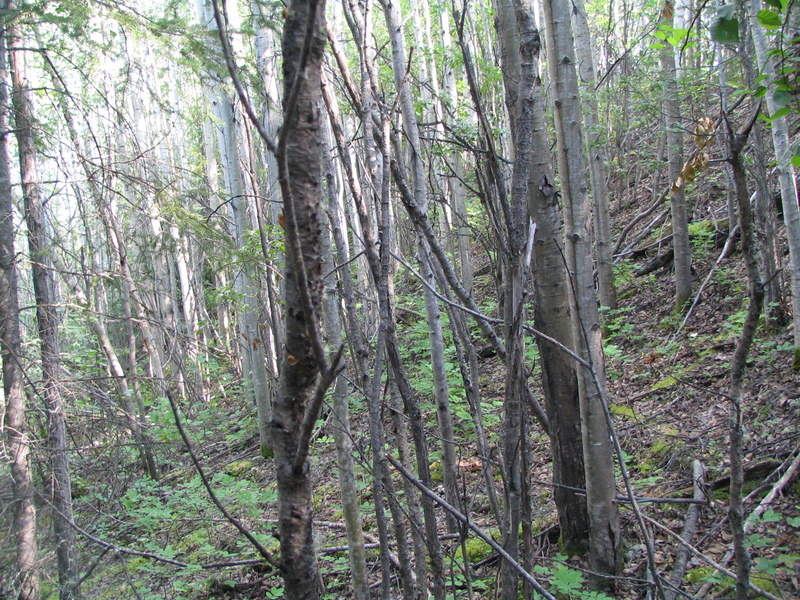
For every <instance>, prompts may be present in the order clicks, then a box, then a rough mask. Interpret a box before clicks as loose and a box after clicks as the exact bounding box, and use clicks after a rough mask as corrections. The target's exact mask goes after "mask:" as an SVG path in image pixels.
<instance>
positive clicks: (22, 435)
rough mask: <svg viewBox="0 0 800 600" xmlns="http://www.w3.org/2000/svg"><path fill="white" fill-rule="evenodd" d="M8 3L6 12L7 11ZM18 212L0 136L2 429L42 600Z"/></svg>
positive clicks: (17, 526) (23, 552) (18, 524)
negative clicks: (23, 341) (24, 369)
mask: <svg viewBox="0 0 800 600" xmlns="http://www.w3.org/2000/svg"><path fill="white" fill-rule="evenodd" d="M8 4H9V3H6V8H9V6H8ZM8 34H9V31H8V29H5V30H4V31H0V129H1V130H2V131H9V129H10V127H9V119H8V105H9V103H8V73H7V70H6V36H7V35H8ZM15 231H16V226H15V223H14V209H13V204H12V201H11V170H10V168H9V163H8V137H7V136H6V135H2V136H0V344H2V348H1V350H2V358H3V391H4V401H5V405H4V406H2V407H0V408H2V409H3V412H2V415H3V424H2V425H3V429H4V433H5V439H6V444H7V448H8V454H9V457H10V460H9V463H10V469H11V478H12V481H13V484H14V489H13V492H14V496H13V497H14V503H15V505H16V510H15V511H14V535H15V537H16V551H17V561H16V567H17V582H18V583H17V598H18V599H19V600H38V598H39V569H38V557H37V540H36V505H35V504H34V501H33V477H32V472H31V462H30V437H29V433H28V423H27V416H26V406H25V404H26V403H25V390H24V389H23V385H24V381H23V377H24V374H23V372H22V362H21V360H22V356H21V354H20V349H21V343H20V327H19V323H20V321H19V302H18V299H17V264H16V258H17V255H16V253H15V250H14V235H15Z"/></svg>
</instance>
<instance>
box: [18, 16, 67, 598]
mask: <svg viewBox="0 0 800 600" xmlns="http://www.w3.org/2000/svg"><path fill="white" fill-rule="evenodd" d="M6 8H7V9H9V10H13V9H14V8H16V7H15V6H14V3H13V2H8V4H7V5H6ZM8 36H9V44H8V46H9V49H10V50H12V51H11V53H10V61H9V63H10V66H11V71H12V87H13V90H12V105H13V108H14V117H15V125H16V138H17V146H18V148H19V163H20V180H21V183H22V196H23V202H24V204H25V221H26V224H27V226H28V248H29V250H30V257H31V271H32V272H33V290H34V295H35V297H36V322H37V326H38V330H39V341H40V348H41V356H42V379H43V392H44V394H43V396H44V402H45V409H46V411H47V430H48V446H49V448H50V467H51V470H52V477H53V506H54V508H55V511H54V514H53V525H54V528H55V534H56V555H57V557H58V578H59V595H60V597H61V598H62V599H72V598H78V597H80V588H79V586H78V577H79V575H80V571H79V566H78V552H77V545H76V540H75V531H74V530H73V529H72V526H71V522H72V482H71V478H70V470H69V457H68V440H67V418H66V412H65V409H64V400H63V397H62V395H61V374H60V363H61V354H60V350H59V342H58V314H57V312H56V299H55V281H54V278H53V270H52V265H51V261H50V257H49V255H48V254H49V248H50V246H49V244H48V239H47V230H46V224H45V211H44V204H43V202H42V197H41V192H40V190H39V181H38V178H39V174H38V167H37V158H36V146H35V140H34V132H33V124H34V118H33V105H32V103H31V100H30V98H29V96H28V89H29V84H28V81H27V73H26V65H25V53H24V52H23V51H22V50H21V48H22V39H21V33H20V30H19V28H18V26H16V25H13V26H11V27H10V28H9V32H8Z"/></svg>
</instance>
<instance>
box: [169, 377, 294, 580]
mask: <svg viewBox="0 0 800 600" xmlns="http://www.w3.org/2000/svg"><path fill="white" fill-rule="evenodd" d="M166 395H167V400H168V401H169V406H170V408H171V409H172V415H173V417H174V418H175V426H176V427H177V428H178V433H180V434H181V439H183V443H184V444H185V445H186V450H187V451H188V452H189V456H190V457H191V459H192V462H193V463H194V467H195V469H197V474H198V475H200V480H201V481H202V482H203V487H205V488H206V491H207V492H208V496H209V498H211V501H212V502H213V503H214V505H215V506H216V507H217V508H218V509H219V511H220V512H221V513H222V516H224V517H225V518H226V519H228V522H229V523H230V524H231V525H233V526H234V527H236V529H238V530H239V532H240V533H241V534H242V535H243V536H244V537H246V538H247V540H248V541H249V542H250V543H251V544H252V545H253V547H254V548H255V549H256V550H258V553H259V554H260V555H261V556H262V557H263V558H264V560H266V561H267V562H268V563H269V564H271V565H272V566H273V567H276V568H278V567H280V563H279V562H278V561H277V559H275V557H274V556H272V553H271V552H270V551H269V550H267V549H266V548H265V547H264V546H263V545H262V544H261V542H259V541H258V540H257V539H256V538H255V537H254V536H253V534H252V533H250V532H249V531H248V530H247V528H246V527H245V526H244V525H242V523H241V522H240V521H239V519H237V518H236V517H234V516H233V515H232V514H230V513H229V512H228V509H227V508H225V506H224V505H223V504H222V502H220V500H219V498H217V494H216V493H214V488H212V487H211V483H210V482H209V481H208V477H206V474H205V471H204V470H203V466H202V465H201V464H200V461H199V460H198V458H197V455H196V454H195V453H194V449H193V448H192V444H191V442H190V441H189V436H187V435H186V431H185V430H184V428H183V424H182V423H181V418H180V416H179V415H178V405H177V404H175V399H174V398H173V397H172V393H171V392H170V391H169V389H167V390H166Z"/></svg>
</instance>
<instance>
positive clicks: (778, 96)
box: [772, 90, 792, 107]
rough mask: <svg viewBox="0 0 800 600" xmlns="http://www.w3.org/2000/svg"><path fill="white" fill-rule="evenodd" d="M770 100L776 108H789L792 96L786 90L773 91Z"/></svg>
mask: <svg viewBox="0 0 800 600" xmlns="http://www.w3.org/2000/svg"><path fill="white" fill-rule="evenodd" d="M772 99H773V100H774V101H775V105H776V106H780V107H783V106H789V105H790V104H791V103H792V94H790V93H789V92H787V91H786V90H775V91H774V92H772Z"/></svg>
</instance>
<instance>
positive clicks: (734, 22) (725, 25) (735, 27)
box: [711, 4, 739, 45]
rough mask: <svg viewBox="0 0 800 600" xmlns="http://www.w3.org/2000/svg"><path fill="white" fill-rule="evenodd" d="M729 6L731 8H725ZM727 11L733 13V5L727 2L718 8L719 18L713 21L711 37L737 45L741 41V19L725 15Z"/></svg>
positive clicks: (716, 40) (721, 42) (717, 40)
mask: <svg viewBox="0 0 800 600" xmlns="http://www.w3.org/2000/svg"><path fill="white" fill-rule="evenodd" d="M728 8H730V9H731V10H730V11H727V10H725V9H728ZM727 12H730V13H731V14H733V6H732V5H730V4H726V5H725V6H722V7H720V8H719V9H718V10H717V18H716V19H714V22H713V23H711V39H712V40H714V41H715V42H719V43H720V44H732V45H735V44H738V43H739V19H736V18H733V17H725V16H723V14H724V13H727Z"/></svg>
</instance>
